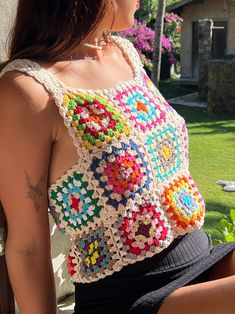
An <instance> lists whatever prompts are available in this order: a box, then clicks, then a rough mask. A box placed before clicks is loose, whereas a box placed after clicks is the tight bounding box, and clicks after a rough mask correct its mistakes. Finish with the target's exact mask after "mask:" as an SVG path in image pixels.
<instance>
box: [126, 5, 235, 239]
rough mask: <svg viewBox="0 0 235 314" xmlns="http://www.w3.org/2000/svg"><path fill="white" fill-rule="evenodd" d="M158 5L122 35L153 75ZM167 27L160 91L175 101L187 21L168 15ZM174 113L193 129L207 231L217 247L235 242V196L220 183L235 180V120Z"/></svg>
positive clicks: (193, 158)
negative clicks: (176, 82) (182, 28)
mask: <svg viewBox="0 0 235 314" xmlns="http://www.w3.org/2000/svg"><path fill="white" fill-rule="evenodd" d="M172 2H174V1H168V4H171V3H172ZM154 5H157V1H152V2H150V1H146V2H144V5H143V6H142V11H141V12H138V16H137V19H136V21H135V24H134V27H133V28H132V29H129V30H127V31H123V32H122V33H121V35H122V36H124V37H126V38H128V39H129V40H131V41H132V43H133V44H134V46H135V48H136V49H137V51H138V52H139V55H140V58H141V60H142V62H143V65H144V68H145V70H146V72H147V73H148V75H149V76H151V69H152V67H153V63H152V58H153V47H154V38H155V30H154V23H155V19H156V16H153V15H152V12H156V10H154ZM164 22H165V23H164V31H163V35H162V39H161V41H162V50H161V53H162V56H161V57H162V64H161V75H160V84H159V89H160V91H161V92H162V94H163V95H164V97H165V98H166V99H169V98H171V97H173V96H178V95H181V94H182V89H180V88H179V87H177V85H174V84H172V82H173V81H174V79H175V78H178V77H179V76H180V35H181V26H182V23H183V20H182V18H181V17H180V16H178V15H176V14H174V13H166V15H165V18H164ZM184 92H185V91H183V93H184ZM186 93H187V91H186ZM174 108H175V109H176V111H178V112H179V113H180V114H181V115H182V116H183V117H184V118H185V120H186V122H187V125H188V133H189V157H190V171H191V173H192V175H193V177H194V180H195V182H196V184H197V185H198V188H199V190H200V192H201V194H202V196H203V198H204V200H205V203H206V209H207V212H206V219H205V224H204V229H205V231H206V232H207V233H209V234H210V236H211V238H212V240H213V242H214V243H216V242H221V241H228V242H229V241H235V210H234V209H235V193H234V192H226V191H224V190H223V188H222V186H221V185H219V184H217V181H218V180H227V181H234V180H235V177H234V174H235V164H234V156H235V145H234V144H235V119H232V118H231V117H211V116H209V115H208V114H207V112H206V111H205V110H203V109H195V108H189V107H182V106H174ZM233 208H234V209H233Z"/></svg>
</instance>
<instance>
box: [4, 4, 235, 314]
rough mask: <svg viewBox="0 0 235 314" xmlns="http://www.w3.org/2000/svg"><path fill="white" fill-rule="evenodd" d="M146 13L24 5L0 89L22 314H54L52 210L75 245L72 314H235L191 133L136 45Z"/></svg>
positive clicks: (233, 274)
mask: <svg viewBox="0 0 235 314" xmlns="http://www.w3.org/2000/svg"><path fill="white" fill-rule="evenodd" d="M138 8H139V2H138V1H136V0H129V1H127V0H115V1H108V0H92V1H91V0H86V1H74V0H70V1H65V0H63V1H57V0H54V1H40V2H39V1H36V0H30V1H29V0H21V1H19V6H18V13H17V18H16V24H15V27H14V31H13V36H12V41H11V47H10V56H9V61H8V62H7V64H4V65H3V69H2V72H1V76H2V78H1V81H0V90H1V93H0V120H1V121H0V134H1V137H0V141H1V142H0V144H1V147H2V150H1V157H0V163H1V168H0V175H1V182H0V199H1V202H2V204H3V207H4V209H5V213H6V217H7V222H8V229H9V231H8V239H7V243H6V259H7V265H8V269H9V275H10V279H11V283H12V286H13V290H14V294H15V297H16V300H17V303H18V305H19V308H20V311H21V314H27V313H30V314H31V313H34V314H39V313H40V314H42V313H43V314H47V313H48V314H53V313H56V293H55V285H54V279H53V270H52V265H51V256H50V234H49V224H48V214H47V208H48V207H49V209H50V213H51V214H52V216H53V218H54V219H55V222H56V224H57V226H58V228H59V229H60V231H61V232H63V233H68V234H69V235H70V236H71V249H70V252H69V254H68V271H69V274H70V276H71V278H72V280H73V282H74V286H75V309H74V311H75V313H76V314H77V313H79V314H85V313H86V314H88V313H89V314H92V313H102V314H104V313H119V314H120V313H122V314H124V313H146V314H147V313H149V314H155V313H160V314H165V313H173V312H174V313H180V314H184V313H189V311H190V313H201V314H204V313H205V314H207V313H214V314H216V313H232V312H233V309H234V305H235V303H234V302H235V301H234V298H233V297H232V296H233V294H234V288H235V266H234V264H235V262H234V261H235V254H234V248H235V243H231V244H221V245H218V246H216V247H214V248H212V246H211V242H210V240H209V237H208V236H207V235H206V234H205V233H204V232H203V230H202V228H201V227H202V225H203V219H204V210H205V207H204V202H203V200H202V198H201V196H200V193H199V191H198V190H197V187H196V185H195V183H194V182H193V179H192V177H191V176H190V174H189V172H188V168H187V167H188V155H187V149H188V147H187V131H186V126H185V121H184V120H183V118H182V117H180V116H179V115H178V114H177V113H176V112H175V110H174V109H173V108H171V107H170V106H169V105H168V104H167V103H166V101H165V100H164V98H163V97H162V96H161V95H160V94H159V92H158V90H157V89H156V88H155V86H154V85H153V84H152V83H151V81H150V79H149V78H148V77H147V76H146V73H145V71H144V69H143V67H142V64H141V62H140V59H139V56H138V53H137V52H136V50H135V49H134V47H133V45H132V44H131V43H130V42H129V41H128V40H125V39H122V38H121V37H119V36H114V35H111V31H115V32H118V31H122V30H125V29H128V28H131V27H132V26H133V23H134V13H135V11H136V10H137V9H138Z"/></svg>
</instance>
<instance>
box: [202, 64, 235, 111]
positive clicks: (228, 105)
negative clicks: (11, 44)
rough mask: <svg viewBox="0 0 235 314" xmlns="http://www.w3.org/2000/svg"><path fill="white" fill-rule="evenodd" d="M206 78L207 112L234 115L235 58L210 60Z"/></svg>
mask: <svg viewBox="0 0 235 314" xmlns="http://www.w3.org/2000/svg"><path fill="white" fill-rule="evenodd" d="M208 79H209V80H208V107H207V110H208V113H210V114H212V115H235V60H212V61H211V62H210V63H209V75H208Z"/></svg>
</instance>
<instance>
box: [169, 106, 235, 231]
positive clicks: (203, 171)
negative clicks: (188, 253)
mask: <svg viewBox="0 0 235 314" xmlns="http://www.w3.org/2000/svg"><path fill="white" fill-rule="evenodd" d="M174 108H175V109H176V110H177V111H178V112H179V114H181V115H182V116H183V117H184V118H185V120H186V122H187V125H188V133H189V157H190V171H191V174H192V176H193V178H194V180H195V182H196V184H197V186H198V188H199V191H200V192H201V194H202V196H203V198H204V200H205V202H206V208H207V213H206V220H205V225H204V227H205V230H206V231H208V230H211V231H212V236H213V237H220V233H219V232H218V231H217V230H216V227H217V226H218V223H219V220H220V219H221V218H223V215H224V214H228V212H229V209H230V208H235V192H225V191H223V190H222V187H221V186H220V185H218V184H216V181H217V180H219V179H223V180H231V181H235V118H233V119H232V118H212V117H210V116H208V115H207V114H206V113H205V112H203V111H202V110H198V109H192V108H182V107H176V106H175V107H174Z"/></svg>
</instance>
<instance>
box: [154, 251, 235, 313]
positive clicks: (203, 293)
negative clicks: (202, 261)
mask: <svg viewBox="0 0 235 314" xmlns="http://www.w3.org/2000/svg"><path fill="white" fill-rule="evenodd" d="M234 296H235V251H233V252H231V253H230V254H228V255H227V256H225V257H224V258H223V259H222V260H221V261H219V262H218V263H216V264H215V265H214V266H213V267H212V268H211V273H210V277H209V281H207V282H203V283H198V284H194V285H189V286H184V287H182V288H179V289H177V290H175V291H174V292H173V293H172V294H170V295H169V296H168V297H167V298H166V299H165V301H164V303H163V305H162V306H161V308H160V310H159V311H158V314H172V313H174V314H188V313H190V314H199V313H200V314H221V313H223V314H234V312H235V310H234V309H235V297H234Z"/></svg>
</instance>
